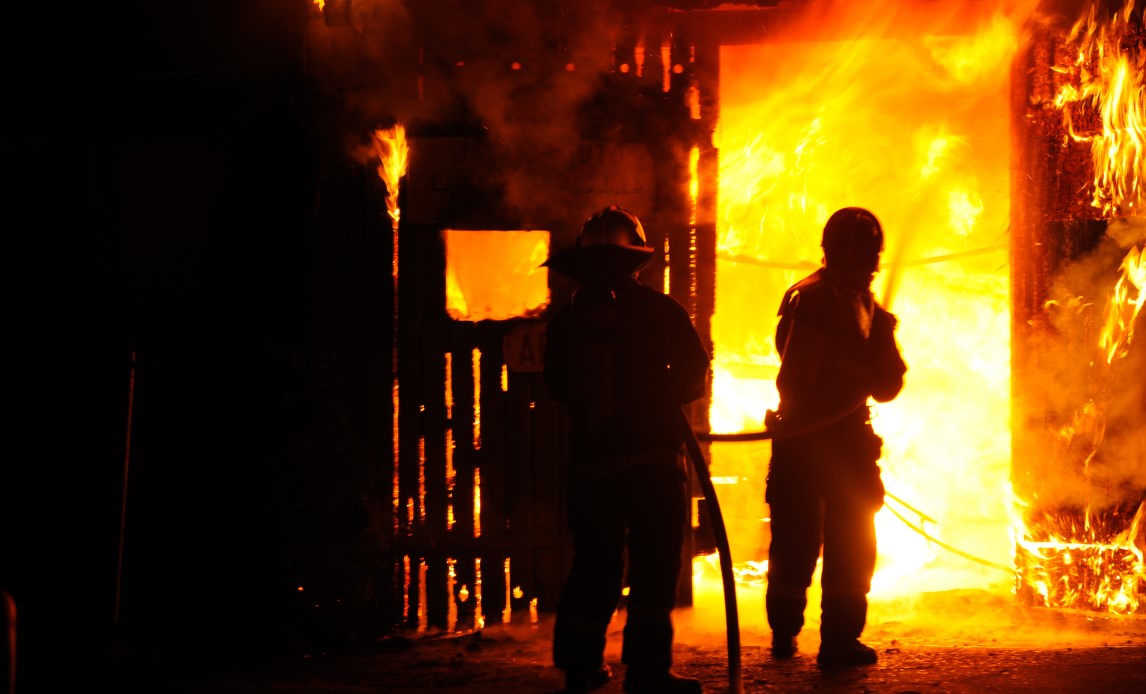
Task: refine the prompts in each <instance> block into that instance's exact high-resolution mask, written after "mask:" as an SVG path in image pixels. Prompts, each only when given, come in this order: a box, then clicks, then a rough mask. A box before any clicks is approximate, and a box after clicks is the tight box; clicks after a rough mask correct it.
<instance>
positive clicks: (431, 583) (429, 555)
mask: <svg viewBox="0 0 1146 694" xmlns="http://www.w3.org/2000/svg"><path fill="white" fill-rule="evenodd" d="M425 562H426V596H425V610H426V625H427V627H429V628H430V629H437V630H445V629H447V628H448V627H449V614H450V601H451V600H453V596H452V595H450V589H449V569H448V567H447V566H446V557H445V556H444V555H443V554H442V553H441V552H434V551H429V552H426V556H425Z"/></svg>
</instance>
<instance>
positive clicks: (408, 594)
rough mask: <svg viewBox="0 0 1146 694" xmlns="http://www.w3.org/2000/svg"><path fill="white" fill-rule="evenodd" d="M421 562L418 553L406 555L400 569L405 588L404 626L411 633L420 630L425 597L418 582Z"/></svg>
mask: <svg viewBox="0 0 1146 694" xmlns="http://www.w3.org/2000/svg"><path fill="white" fill-rule="evenodd" d="M420 561H421V557H419V556H418V555H417V554H416V553H411V554H406V555H404V556H403V557H402V563H401V567H400V571H401V572H402V585H403V586H404V588H405V591H404V592H405V601H404V613H405V614H404V620H403V626H405V628H406V629H409V630H411V631H416V630H417V629H418V622H419V618H418V612H419V610H420V609H422V601H423V596H422V589H421V585H420V582H419V580H418V563H419V562H420Z"/></svg>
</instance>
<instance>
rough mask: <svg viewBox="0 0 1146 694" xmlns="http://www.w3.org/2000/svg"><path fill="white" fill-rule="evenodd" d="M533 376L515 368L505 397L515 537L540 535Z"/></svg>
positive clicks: (509, 519) (508, 510) (508, 509)
mask: <svg viewBox="0 0 1146 694" xmlns="http://www.w3.org/2000/svg"><path fill="white" fill-rule="evenodd" d="M532 377H533V376H532V375H531V374H527V373H518V372H513V371H511V372H510V373H509V390H508V392H507V393H506V398H505V412H506V415H505V431H506V436H505V495H506V504H505V518H506V523H507V526H508V528H507V533H508V535H509V536H510V537H513V538H515V539H520V538H527V537H534V536H535V535H536V529H535V525H536V519H535V517H534V506H535V502H536V495H535V493H534V489H533V484H534V470H533V468H534V466H535V465H536V464H537V463H538V461H536V460H535V459H534V453H533V438H534V426H533V424H534V423H533V414H534V409H533V408H532V407H531V406H530V405H531V403H532V402H533V393H532V388H531V382H530V379H531V378H532Z"/></svg>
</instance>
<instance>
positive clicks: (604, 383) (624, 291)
mask: <svg viewBox="0 0 1146 694" xmlns="http://www.w3.org/2000/svg"><path fill="white" fill-rule="evenodd" d="M708 368H709V356H708V352H707V350H706V349H705V347H704V344H703V343H702V342H701V340H700V336H699V335H698V334H697V332H696V330H695V328H693V326H692V322H691V319H690V318H689V315H688V312H687V311H686V310H685V309H684V307H683V306H681V305H680V304H679V303H678V302H677V301H676V300H675V299H673V298H672V297H669V296H666V295H665V294H662V293H660V292H658V291H656V290H654V289H652V288H650V287H647V286H645V285H642V284H640V282H639V281H637V280H636V279H634V278H631V277H629V278H626V279H624V280H622V281H620V282H617V283H616V284H615V285H613V286H611V287H600V286H588V285H587V286H585V287H582V288H581V289H580V290H578V292H577V294H576V295H575V296H574V299H573V301H572V302H570V303H569V304H566V305H565V306H563V307H562V308H561V309H560V310H559V311H558V312H557V313H556V315H555V316H554V317H553V319H552V321H550V323H549V327H548V332H547V336H546V342H545V371H544V375H545V382H546V385H547V386H548V387H549V392H550V394H551V395H552V396H553V398H554V399H555V400H557V401H558V402H560V403H561V404H563V405H564V406H565V407H566V409H567V410H568V412H569V415H570V420H571V425H572V430H571V432H570V449H571V451H570V457H571V465H572V467H573V468H574V470H575V472H576V474H580V475H584V476H594V475H596V474H604V473H608V472H610V471H614V472H615V471H617V470H619V469H623V468H625V467H631V466H633V465H639V464H641V463H642V462H648V460H649V459H650V457H649V456H654V457H656V458H663V457H664V454H665V453H666V452H667V453H669V454H670V455H675V454H676V453H677V452H679V451H680V449H681V446H682V444H683V442H682V441H681V438H680V434H679V432H678V431H677V430H676V428H675V427H674V426H673V422H674V421H676V420H675V418H676V417H677V416H678V411H679V408H680V406H681V404H683V403H688V402H692V401H693V400H697V399H698V398H700V397H702V396H703V395H704V392H705V387H706V384H707V377H708Z"/></svg>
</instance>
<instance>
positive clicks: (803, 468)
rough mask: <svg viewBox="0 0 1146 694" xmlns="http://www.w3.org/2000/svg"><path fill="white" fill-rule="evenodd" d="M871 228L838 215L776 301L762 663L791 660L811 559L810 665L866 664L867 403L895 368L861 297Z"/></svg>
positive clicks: (872, 243) (878, 318) (871, 507)
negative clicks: (816, 577) (819, 260)
mask: <svg viewBox="0 0 1146 694" xmlns="http://www.w3.org/2000/svg"><path fill="white" fill-rule="evenodd" d="M883 240H884V239H883V229H882V227H881V226H880V223H879V221H878V220H877V219H876V217H875V215H873V214H872V213H871V212H869V211H868V210H865V209H862V208H858V207H846V208H843V209H841V210H838V211H836V212H835V213H834V214H832V216H831V217H830V218H829V219H828V222H827V224H826V225H825V226H824V231H823V240H822V242H821V245H822V246H823V251H824V255H823V265H822V267H820V268H819V269H817V270H816V271H815V272H813V273H812V274H811V275H809V276H808V277H805V278H804V279H802V280H800V281H799V282H797V283H795V284H794V285H792V286H791V287H790V288H789V289H788V290H787V291H786V292H785V294H784V297H783V300H782V301H781V303H780V311H779V315H780V321H779V323H778V325H777V328H776V348H777V350H778V351H779V352H780V358H781V362H780V371H779V373H778V374H777V378H776V387H777V390H778V391H779V393H780V403H779V405H778V407H777V411H775V412H772V411H769V413H768V415H767V418H766V423H767V427H768V430H769V431H770V432H772V435H773V438H772V459H771V462H770V464H769V470H768V479H767V483H766V491H765V501H766V502H767V504H768V505H769V508H770V516H771V530H772V540H771V545H770V547H769V551H768V588H767V592H766V596H765V609H766V612H767V617H768V624H769V626H770V627H771V629H772V655H773V657H774V658H789V657H792V656H793V655H794V654H795V653H796V648H797V646H796V635H797V634H798V633H799V632H800V630H801V629H802V628H803V626H804V609H805V607H806V606H807V590H808V588H809V586H810V585H811V583H812V577H813V574H814V573H815V569H816V561H817V559H818V558H819V556H820V553H821V550H822V552H823V566H822V570H821V578H820V584H821V588H822V600H821V604H820V609H821V625H820V650H819V654H818V656H817V663H818V664H819V665H820V666H822V667H830V666H844V665H863V664H870V663H874V662H876V660H877V655H876V652H875V650H874V649H872V648H870V647H869V646H867V645H865V644H863V643H862V642H860V640H859V637H860V634H861V633H862V632H863V629H864V626H865V624H866V622H867V594H868V593H869V592H870V590H871V579H872V575H873V573H874V571H875V560H876V536H875V514H876V512H877V511H878V510H879V509H880V508H881V507H882V506H883V499H884V487H883V481H882V479H881V477H880V468H879V465H878V461H879V458H880V453H881V449H882V445H883V440H882V439H881V438H880V437H879V436H877V435H876V433H875V431H874V430H873V429H872V426H871V420H870V410H869V407H868V398H872V399H874V400H875V401H877V402H887V401H889V400H892V399H893V398H895V397H896V396H897V395H898V394H899V392H900V390H901V389H902V388H903V377H904V373H905V372H906V371H907V366H906V365H905V364H904V361H903V359H902V357H901V356H900V352H899V348H898V346H897V344H896V341H895V326H896V318H895V317H894V316H893V315H892V314H891V313H889V312H887V311H886V310H884V309H883V308H882V307H881V306H880V305H879V303H878V302H876V300H875V298H874V297H873V296H872V292H871V282H872V279H873V278H874V275H875V273H876V271H877V270H878V269H879V258H880V254H881V253H882V251H883Z"/></svg>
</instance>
